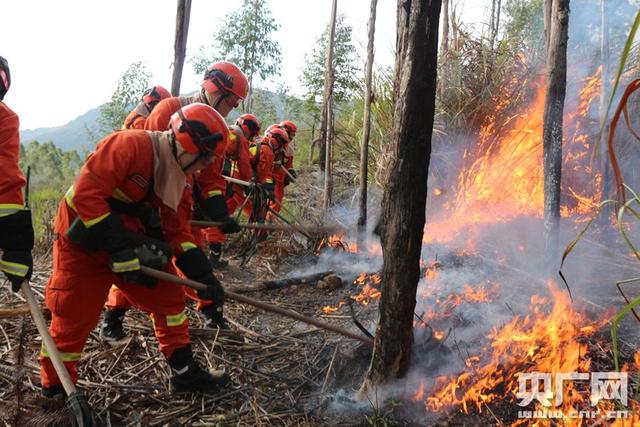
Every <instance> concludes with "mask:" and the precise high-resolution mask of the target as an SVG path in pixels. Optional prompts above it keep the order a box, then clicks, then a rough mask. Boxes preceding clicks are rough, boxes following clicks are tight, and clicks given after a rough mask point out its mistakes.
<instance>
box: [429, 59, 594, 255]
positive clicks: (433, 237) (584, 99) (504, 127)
mask: <svg viewBox="0 0 640 427" xmlns="http://www.w3.org/2000/svg"><path fill="white" fill-rule="evenodd" d="M600 73H601V69H598V70H597V71H596V73H595V74H594V75H593V76H589V77H587V78H585V79H584V80H583V81H582V82H581V89H580V92H579V100H578V105H577V106H576V108H575V109H573V110H572V111H571V112H569V113H567V114H565V118H564V128H565V129H566V131H565V136H564V139H563V153H564V158H563V194H565V195H566V196H568V197H564V198H563V205H562V206H561V215H562V216H563V217H570V216H574V215H589V214H592V213H594V212H595V211H596V209H597V207H598V205H599V201H600V197H601V177H600V175H599V173H598V172H595V171H593V170H592V168H591V166H590V162H589V155H590V153H591V149H592V147H591V145H592V143H593V138H589V135H588V134H587V132H586V130H585V129H586V128H588V127H587V126H585V124H588V122H589V119H588V118H587V115H588V112H589V109H590V107H591V105H592V103H593V101H594V100H595V99H597V97H598V95H599V91H600V85H601V80H600ZM527 83H528V82H520V81H515V80H514V81H513V82H512V84H513V85H523V84H527ZM534 86H535V87H537V89H536V93H535V96H534V98H533V101H532V102H531V104H530V105H529V106H528V107H527V109H526V110H525V111H523V112H521V113H518V114H512V115H510V116H508V115H506V114H505V112H506V111H509V110H510V109H511V102H512V99H511V97H509V96H508V95H507V94H510V93H512V92H513V90H511V89H509V88H506V89H505V90H504V91H503V92H504V93H502V94H498V95H497V97H496V99H495V103H496V107H495V113H494V114H493V115H492V116H490V117H488V118H487V122H486V124H485V125H484V126H483V127H482V128H481V130H480V132H479V135H478V144H477V150H470V149H467V150H465V152H464V155H463V161H464V163H465V167H464V168H463V169H462V171H461V172H460V174H459V176H458V182H457V185H456V191H454V192H453V193H454V196H452V197H453V199H452V200H451V202H452V205H448V204H447V203H448V202H447V203H443V205H442V206H443V207H444V208H445V210H446V215H447V217H446V218H445V219H444V220H442V221H437V220H436V221H432V222H431V223H430V224H427V226H426V228H425V234H424V238H423V242H424V243H435V242H448V241H450V240H451V239H452V238H453V237H454V236H456V235H459V234H460V231H461V230H462V229H468V227H469V226H471V225H482V224H492V223H495V222H505V221H509V220H511V219H513V218H516V217H520V216H525V215H526V216H535V217H539V218H541V217H542V216H543V206H544V180H543V172H544V171H543V163H542V153H543V148H542V134H543V125H544V120H543V118H544V105H545V94H546V85H545V84H544V82H543V81H542V80H541V81H538V82H536V83H535V84H534ZM503 116H507V117H506V118H505V119H501V120H498V119H497V118H498V117H503ZM569 148H570V149H569ZM579 189H580V190H579ZM466 234H467V235H468V233H466Z"/></svg>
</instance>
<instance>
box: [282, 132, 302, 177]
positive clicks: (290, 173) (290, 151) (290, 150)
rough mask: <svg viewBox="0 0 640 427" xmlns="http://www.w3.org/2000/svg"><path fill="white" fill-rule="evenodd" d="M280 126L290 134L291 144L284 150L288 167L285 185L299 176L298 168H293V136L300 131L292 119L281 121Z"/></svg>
mask: <svg viewBox="0 0 640 427" xmlns="http://www.w3.org/2000/svg"><path fill="white" fill-rule="evenodd" d="M280 127H281V128H283V129H284V130H286V131H287V135H289V144H287V147H286V148H285V150H284V167H285V168H286V169H287V172H288V174H287V176H286V178H285V184H284V185H285V187H286V186H287V185H289V184H290V183H291V182H292V181H291V178H293V179H294V180H295V179H296V178H297V177H298V174H297V173H296V170H295V169H294V168H293V138H295V136H296V133H297V132H298V126H296V124H295V123H293V122H292V121H291V120H285V121H283V122H280Z"/></svg>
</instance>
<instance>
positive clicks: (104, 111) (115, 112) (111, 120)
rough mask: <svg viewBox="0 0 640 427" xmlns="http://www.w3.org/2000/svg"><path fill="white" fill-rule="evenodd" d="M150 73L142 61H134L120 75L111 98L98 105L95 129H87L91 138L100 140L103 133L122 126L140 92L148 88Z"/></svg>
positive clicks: (138, 99) (139, 97)
mask: <svg viewBox="0 0 640 427" xmlns="http://www.w3.org/2000/svg"><path fill="white" fill-rule="evenodd" d="M150 80H151V73H150V72H149V71H148V70H147V68H146V67H145V66H144V64H143V63H142V62H134V63H133V64H131V65H130V66H129V68H128V69H127V71H125V73H124V74H123V75H122V76H120V79H119V80H118V85H117V87H116V90H115V92H113V95H111V100H110V101H109V102H107V103H106V104H104V105H102V106H101V107H100V117H99V118H98V120H97V125H98V127H97V129H96V130H88V132H89V134H90V136H91V139H93V140H94V141H98V140H100V139H101V138H102V137H104V136H105V135H107V134H109V133H111V132H113V131H115V130H118V129H120V128H121V127H122V124H123V123H124V119H125V118H126V117H127V114H129V112H130V111H131V109H132V108H133V107H134V106H135V105H137V104H138V103H139V102H140V100H141V99H142V94H143V93H144V91H145V90H146V89H148V88H149V85H150V83H149V82H150Z"/></svg>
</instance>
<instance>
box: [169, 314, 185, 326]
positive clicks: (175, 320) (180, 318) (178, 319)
mask: <svg viewBox="0 0 640 427" xmlns="http://www.w3.org/2000/svg"><path fill="white" fill-rule="evenodd" d="M186 320H187V315H186V314H185V313H184V311H181V312H180V313H178V314H169V315H167V326H180V325H182V324H183V323H184V322H185V321H186Z"/></svg>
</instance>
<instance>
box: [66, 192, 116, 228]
mask: <svg viewBox="0 0 640 427" xmlns="http://www.w3.org/2000/svg"><path fill="white" fill-rule="evenodd" d="M75 192H76V191H75V189H74V188H73V185H72V186H71V187H69V189H68V190H67V192H66V193H65V195H64V199H65V200H66V201H67V205H68V206H69V207H70V208H71V209H73V211H74V212H76V213H77V212H78V209H76V205H75V204H74V203H73V196H74V195H75ZM110 213H111V212H107V213H106V214H104V215H100V216H99V217H97V218H93V219H90V220H89V221H82V223H83V224H84V225H85V226H86V227H87V228H89V227H91V226H92V225H96V224H97V223H99V222H100V221H102V220H103V219H105V218H106V217H108V216H109V214H110Z"/></svg>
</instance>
